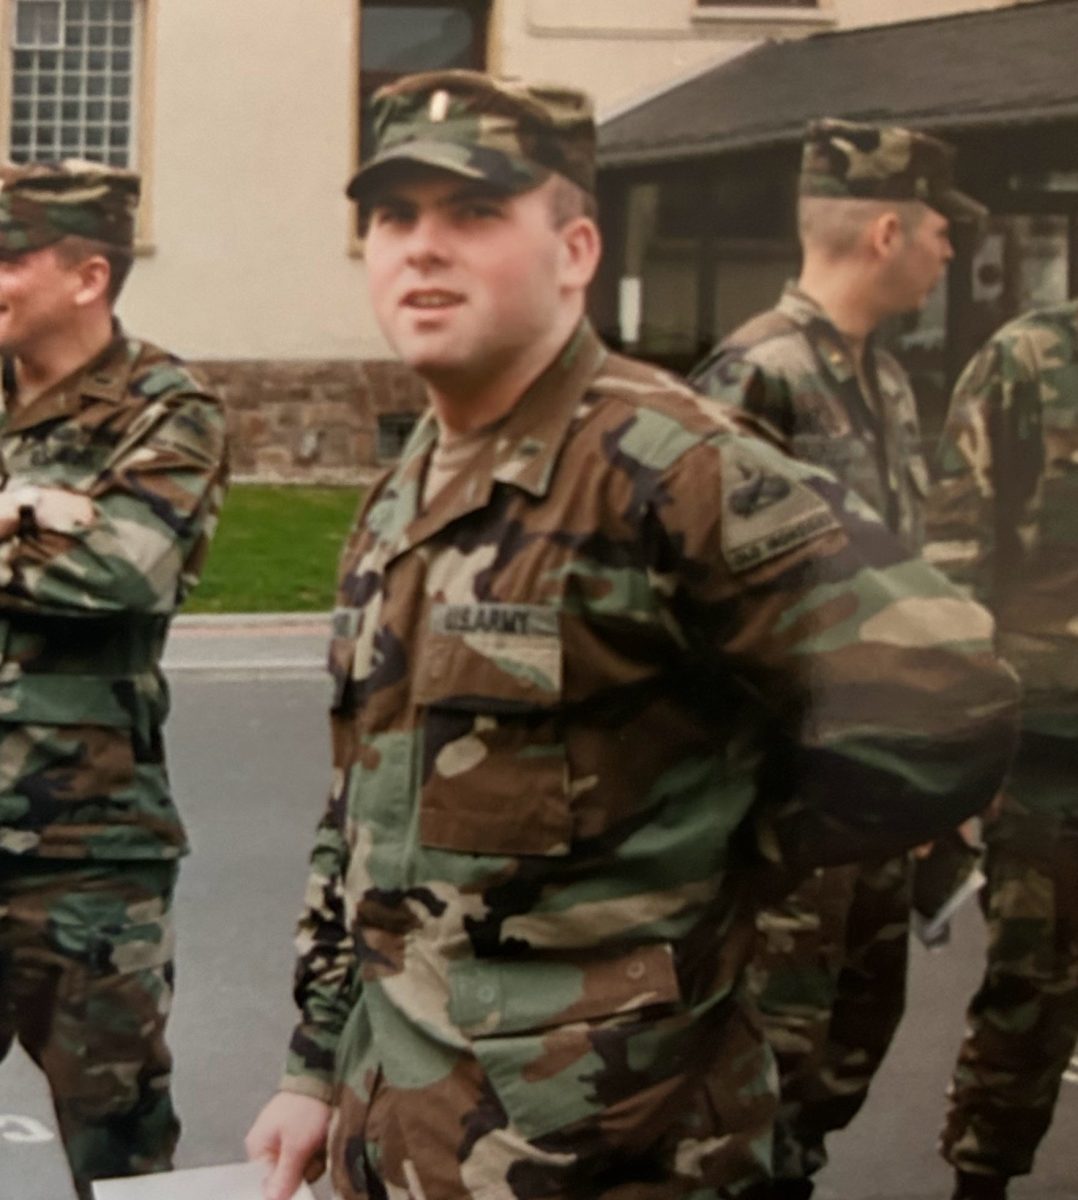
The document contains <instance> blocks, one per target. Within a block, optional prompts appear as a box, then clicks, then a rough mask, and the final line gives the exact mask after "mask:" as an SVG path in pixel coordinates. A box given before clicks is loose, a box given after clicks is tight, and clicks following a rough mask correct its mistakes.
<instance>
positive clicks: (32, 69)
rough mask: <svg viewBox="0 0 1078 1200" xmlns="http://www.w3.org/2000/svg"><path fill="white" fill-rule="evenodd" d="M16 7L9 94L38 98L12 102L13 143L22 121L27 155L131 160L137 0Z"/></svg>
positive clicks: (36, 0) (54, 1) (33, 2)
mask: <svg viewBox="0 0 1078 1200" xmlns="http://www.w3.org/2000/svg"><path fill="white" fill-rule="evenodd" d="M15 11H16V31H17V35H18V37H17V41H18V43H19V46H18V49H14V50H13V53H12V57H11V59H10V60H9V61H10V63H11V73H12V94H13V97H29V98H32V99H36V101H37V102H36V104H35V103H29V102H27V100H25V99H24V100H20V101H15V102H13V104H12V110H11V121H12V125H11V142H12V146H13V147H14V146H15V145H16V138H15V133H16V129H17V128H18V130H19V131H20V136H21V138H22V140H21V142H20V143H19V146H20V148H21V149H23V150H24V152H25V154H26V155H27V156H30V157H33V156H34V155H40V156H43V157H45V156H49V157H52V156H55V154H56V153H57V152H59V151H62V152H63V153H65V154H75V153H84V154H87V155H88V156H89V157H91V158H99V159H103V158H104V157H105V156H106V155H107V156H108V159H109V161H113V160H114V161H116V162H118V163H122V164H123V165H127V164H128V162H129V160H130V153H131V146H132V139H133V126H132V121H133V118H134V116H135V112H134V108H133V104H132V88H133V80H132V77H131V68H132V54H131V46H132V45H133V42H134V37H133V33H134V21H135V19H136V5H135V4H134V3H133V2H132V0H67V2H66V3H60V2H59V0H16V10H15ZM50 37H51V40H50ZM116 47H119V49H116ZM84 97H89V99H88V100H87V101H86V102H84V101H83V98H84ZM61 98H62V100H61ZM16 104H19V105H20V107H19V108H16Z"/></svg>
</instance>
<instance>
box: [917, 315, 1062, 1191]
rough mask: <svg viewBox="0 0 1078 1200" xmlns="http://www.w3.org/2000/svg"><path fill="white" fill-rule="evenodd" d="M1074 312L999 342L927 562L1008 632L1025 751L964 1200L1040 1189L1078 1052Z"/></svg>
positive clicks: (954, 413)
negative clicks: (1020, 691)
mask: <svg viewBox="0 0 1078 1200" xmlns="http://www.w3.org/2000/svg"><path fill="white" fill-rule="evenodd" d="M1075 462H1078V303H1075V302H1072V303H1070V304H1064V305H1060V306H1059V307H1057V308H1049V309H1043V310H1041V311H1039V312H1033V313H1030V314H1029V315H1027V316H1025V317H1021V318H1019V319H1018V320H1016V321H1012V322H1011V323H1010V324H1009V325H1006V326H1004V327H1003V329H1001V330H1000V331H999V332H998V333H997V334H996V335H995V336H994V337H993V338H991V340H990V341H989V342H988V344H987V345H986V346H985V347H984V348H983V349H982V350H981V351H980V353H979V354H977V355H976V356H975V357H974V359H973V361H972V362H971V363H970V364H969V366H968V367H967V368H966V370H965V372H964V373H963V375H962V377H961V379H960V380H959V381H958V386H957V388H956V389H955V394H954V399H953V401H952V404H951V411H950V414H949V416H948V420H947V424H946V427H945V429H944V434H943V438H942V441H941V443H940V461H939V465H940V478H939V482H938V483H937V485H936V487H935V488H934V489H933V492H932V497H931V503H930V506H929V535H930V539H931V540H930V542H929V544H928V546H927V548H926V554H927V555H928V556H929V557H930V559H931V560H932V561H934V562H937V563H939V564H940V565H941V566H942V567H943V568H944V569H945V570H946V571H947V572H948V573H949V574H950V575H951V576H952V578H953V579H955V580H956V581H958V582H960V583H961V584H963V585H964V586H966V587H968V588H969V589H970V590H971V591H972V592H974V593H975V594H976V595H977V596H978V597H980V598H981V599H982V600H983V601H984V602H985V603H986V604H988V605H989V606H990V607H991V609H992V611H993V612H994V613H995V615H996V619H997V622H998V635H997V644H998V646H999V649H1000V651H1001V652H1002V653H1004V654H1006V656H1007V657H1008V659H1009V660H1010V661H1011V662H1012V663H1013V664H1014V666H1015V667H1016V668H1017V670H1018V673H1019V675H1020V676H1021V679H1022V682H1023V684H1024V685H1025V705H1024V709H1023V719H1022V739H1021V743H1020V746H1019V751H1018V755H1017V758H1016V761H1015V767H1014V771H1013V773H1012V775H1011V778H1010V780H1009V781H1008V784H1007V787H1006V790H1005V792H1004V794H1003V797H1002V801H1001V804H1000V805H999V806H998V808H997V809H996V810H995V811H994V813H993V816H992V819H989V820H988V821H987V822H986V824H985V840H986V842H987V846H988V853H987V864H986V874H987V876H988V883H987V886H986V889H985V893H984V907H985V912H986V915H987V918H988V962H987V969H986V971H985V976H984V980H983V982H982V984H981V987H980V989H979V991H978V992H977V994H976V995H975V996H974V998H973V1001H972V1003H971V1005H970V1009H969V1015H968V1029H967V1033H966V1038H965V1041H964V1042H963V1044H962V1049H961V1051H960V1053H959V1057H958V1064H957V1066H956V1068H955V1075H954V1080H953V1083H952V1085H951V1089H950V1111H949V1113H948V1115H947V1121H946V1124H945V1127H944V1130H943V1138H942V1150H943V1154H944V1156H945V1157H946V1158H947V1160H948V1161H949V1162H950V1163H952V1164H953V1165H954V1167H955V1168H956V1171H957V1186H956V1189H955V1192H954V1195H955V1197H957V1198H959V1200H967V1198H969V1200H974V1198H977V1200H1000V1198H1002V1197H1004V1196H1006V1194H1007V1181H1008V1180H1009V1179H1010V1177H1011V1176H1012V1175H1025V1174H1028V1173H1029V1171H1030V1170H1031V1168H1032V1164H1033V1155H1034V1152H1035V1151H1036V1149H1037V1145H1038V1143H1039V1142H1040V1140H1041V1138H1042V1137H1043V1135H1044V1132H1045V1130H1046V1129H1047V1128H1048V1125H1049V1122H1050V1121H1051V1118H1052V1109H1053V1107H1054V1105H1055V1100H1056V1096H1057V1094H1058V1092H1059V1085H1060V1080H1061V1078H1062V1075H1063V1072H1064V1071H1065V1070H1066V1067H1067V1062H1068V1060H1069V1058H1070V1056H1071V1054H1073V1052H1074V1047H1075V1039H1076V1037H1078V519H1076V517H1075V513H1076V512H1078V473H1076V472H1075V469H1074V464H1075Z"/></svg>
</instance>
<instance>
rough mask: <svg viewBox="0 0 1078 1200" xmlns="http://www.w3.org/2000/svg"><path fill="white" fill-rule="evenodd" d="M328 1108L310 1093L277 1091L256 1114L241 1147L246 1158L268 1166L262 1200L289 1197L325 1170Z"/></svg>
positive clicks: (329, 1110)
mask: <svg viewBox="0 0 1078 1200" xmlns="http://www.w3.org/2000/svg"><path fill="white" fill-rule="evenodd" d="M331 1111H332V1110H331V1109H330V1106H329V1105H328V1104H326V1103H325V1101H324V1100H316V1099H315V1098H314V1097H313V1096H304V1095H301V1094H300V1093H299V1092H278V1093H277V1095H276V1096H274V1097H273V1099H272V1100H271V1101H270V1102H269V1103H268V1104H267V1105H266V1107H265V1108H264V1109H263V1110H262V1111H261V1112H260V1113H259V1114H258V1117H257V1118H256V1120H255V1123H254V1124H253V1125H252V1126H251V1130H250V1132H249V1133H248V1134H247V1137H246V1139H245V1140H244V1146H245V1147H246V1149H247V1157H248V1158H249V1159H264V1160H265V1161H266V1162H267V1163H269V1164H270V1166H271V1167H272V1171H271V1173H270V1174H269V1175H268V1176H267V1178H266V1180H265V1182H264V1183H263V1184H262V1195H263V1196H264V1197H265V1200H289V1198H290V1197H291V1196H292V1195H294V1193H295V1191H296V1188H298V1187H299V1185H300V1183H302V1182H303V1180H304V1179H306V1180H307V1181H308V1182H310V1181H312V1180H315V1179H317V1178H318V1176H319V1175H321V1174H322V1172H323V1171H324V1170H325V1166H326V1134H327V1133H328V1131H329V1118H330V1113H331Z"/></svg>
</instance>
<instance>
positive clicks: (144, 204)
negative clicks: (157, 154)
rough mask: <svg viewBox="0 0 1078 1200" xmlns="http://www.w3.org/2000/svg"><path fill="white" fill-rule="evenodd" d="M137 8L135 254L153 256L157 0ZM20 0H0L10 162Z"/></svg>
mask: <svg viewBox="0 0 1078 1200" xmlns="http://www.w3.org/2000/svg"><path fill="white" fill-rule="evenodd" d="M133 3H134V6H135V19H134V23H133V24H134V39H133V42H132V47H131V49H132V75H133V76H134V77H135V78H134V79H133V82H132V90H131V104H132V107H133V109H134V118H135V119H134V130H133V138H132V141H131V143H130V146H131V151H132V153H133V156H134V162H133V164H132V167H133V169H134V170H136V171H138V173H139V175H140V176H141V177H142V191H141V196H140V199H139V207H138V217H137V220H136V225H135V253H136V254H138V255H142V254H150V253H152V252H153V248H154V247H153V168H154V137H153V130H154V127H155V112H154V98H155V96H156V87H155V77H156V56H155V50H156V46H157V5H158V0H133ZM17 8H18V0H0V21H2V22H3V26H2V29H3V36H2V38H0V45H2V46H3V55H2V61H0V114H2V119H0V157H3V158H4V159H5V160H9V159H10V158H11V118H12V105H13V103H14V99H15V97H14V94H13V57H14V52H15V21H16V10H17Z"/></svg>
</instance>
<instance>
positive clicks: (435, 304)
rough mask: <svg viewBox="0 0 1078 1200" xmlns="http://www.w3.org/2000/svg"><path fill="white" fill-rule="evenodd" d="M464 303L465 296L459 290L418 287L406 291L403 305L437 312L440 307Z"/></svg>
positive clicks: (450, 306)
mask: <svg viewBox="0 0 1078 1200" xmlns="http://www.w3.org/2000/svg"><path fill="white" fill-rule="evenodd" d="M463 303H464V297H463V296H462V295H461V294H460V293H459V292H448V291H445V290H443V289H442V288H416V289H415V290H413V291H411V292H406V293H405V296H404V299H403V300H402V301H401V305H402V307H404V308H413V309H418V310H420V311H422V312H436V311H438V310H439V309H445V308H453V307H455V306H456V305H458V304H463Z"/></svg>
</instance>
